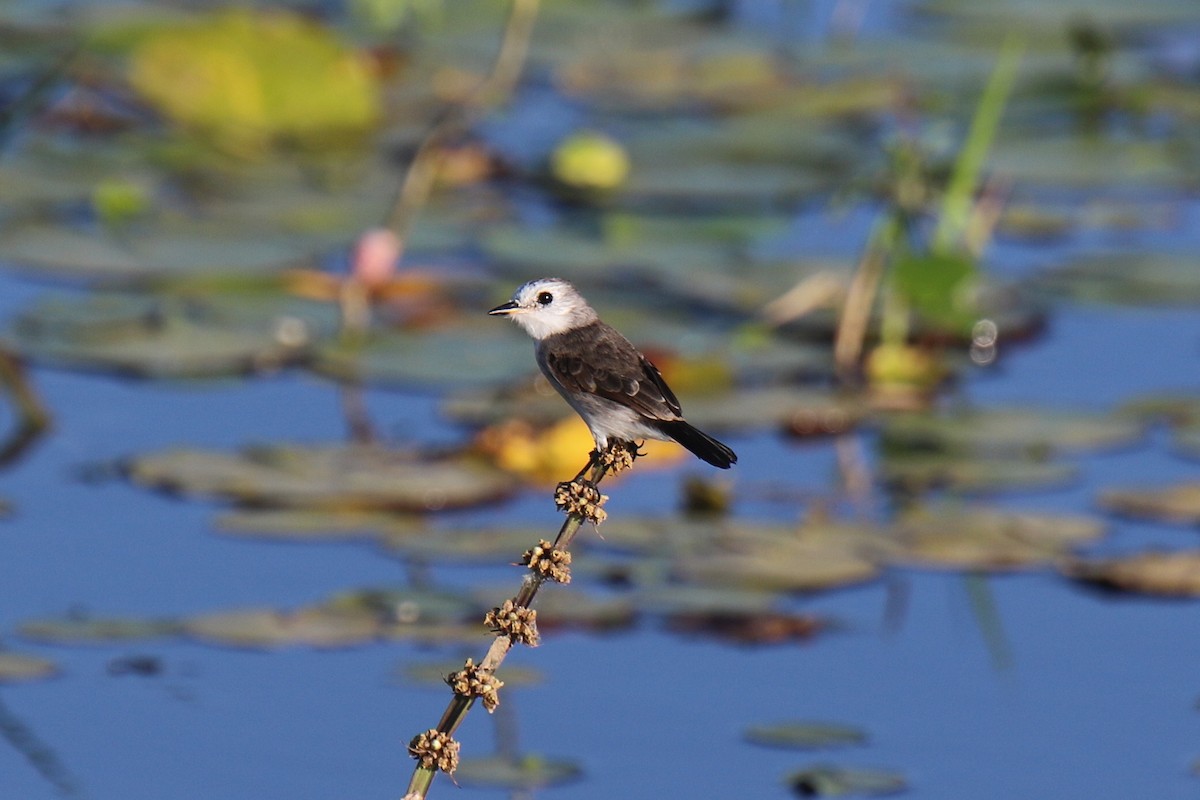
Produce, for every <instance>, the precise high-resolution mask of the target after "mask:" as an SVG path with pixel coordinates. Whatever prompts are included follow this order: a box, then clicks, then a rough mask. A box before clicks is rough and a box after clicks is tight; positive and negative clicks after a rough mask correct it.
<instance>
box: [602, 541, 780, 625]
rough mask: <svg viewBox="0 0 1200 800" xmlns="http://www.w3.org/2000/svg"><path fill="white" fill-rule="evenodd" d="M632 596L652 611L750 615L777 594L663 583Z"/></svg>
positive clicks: (766, 608) (769, 604) (765, 608)
mask: <svg viewBox="0 0 1200 800" xmlns="http://www.w3.org/2000/svg"><path fill="white" fill-rule="evenodd" d="M607 529H608V526H605V530H606V531H607ZM635 599H636V602H637V605H638V607H639V608H644V609H646V610H647V611H649V612H651V613H656V614H695V613H713V612H717V613H726V614H745V615H751V614H760V613H766V612H768V611H770V610H771V609H772V608H773V607H774V605H775V603H776V600H777V599H778V594H777V593H775V592H765V591H758V590H755V589H740V588H737V587H722V586H695V585H688V584H679V583H667V584H660V585H652V586H647V587H645V588H642V589H639V590H638V592H637V594H636V595H635Z"/></svg>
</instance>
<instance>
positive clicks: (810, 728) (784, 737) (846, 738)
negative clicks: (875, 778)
mask: <svg viewBox="0 0 1200 800" xmlns="http://www.w3.org/2000/svg"><path fill="white" fill-rule="evenodd" d="M742 736H743V737H744V738H745V739H746V741H748V742H750V743H751V744H761V745H765V746H767V747H785V748H788V749H791V750H816V749H820V748H826V747H848V746H852V745H861V744H866V742H867V734H866V732H865V731H864V730H863V729H862V728H856V727H853V726H850V725H839V724H837V723H834V722H778V723H775V724H772V725H752V726H751V727H749V728H747V729H746V731H745V732H744V733H743V734H742Z"/></svg>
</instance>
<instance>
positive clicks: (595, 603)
mask: <svg viewBox="0 0 1200 800" xmlns="http://www.w3.org/2000/svg"><path fill="white" fill-rule="evenodd" d="M500 596H502V593H497V592H492V593H490V594H488V595H487V597H489V598H492V599H494V598H496V597H500ZM480 597H481V599H482V598H483V595H482V593H481V594H480ZM535 607H536V608H537V614H538V616H537V623H538V630H540V631H541V632H543V633H547V632H550V631H553V630H564V629H570V630H586V631H618V630H625V629H628V628H630V627H632V626H633V624H634V622H635V620H636V618H637V611H636V609H635V607H634V604H633V603H632V602H631V601H630V600H629V599H627V598H624V597H618V598H599V597H595V596H590V595H588V594H585V593H583V592H581V591H578V590H577V589H576V588H575V587H571V588H569V589H558V587H555V586H546V587H544V588H543V589H542V590H541V591H540V592H539V593H538V596H537V603H536V604H535Z"/></svg>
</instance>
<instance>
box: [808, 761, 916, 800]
mask: <svg viewBox="0 0 1200 800" xmlns="http://www.w3.org/2000/svg"><path fill="white" fill-rule="evenodd" d="M786 782H787V785H788V786H790V787H791V789H792V791H793V792H795V793H796V794H798V795H800V796H801V797H845V796H847V795H859V796H865V797H879V796H882V795H889V794H898V793H899V792H903V791H906V790H907V789H908V781H907V780H906V779H905V777H904V775H903V774H902V773H899V772H894V771H892V770H882V769H866V768H863V767H839V766H836V765H833V764H818V765H815V766H812V767H808V768H806V769H803V770H799V771H797V772H793V773H792V774H791V775H788V777H787V779H786Z"/></svg>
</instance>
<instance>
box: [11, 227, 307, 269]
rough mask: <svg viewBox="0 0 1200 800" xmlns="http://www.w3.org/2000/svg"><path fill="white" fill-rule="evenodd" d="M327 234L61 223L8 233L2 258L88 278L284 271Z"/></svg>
mask: <svg viewBox="0 0 1200 800" xmlns="http://www.w3.org/2000/svg"><path fill="white" fill-rule="evenodd" d="M323 245H327V242H325V240H324V239H315V238H313V237H303V236H298V235H297V234H296V233H295V232H289V231H277V232H269V231H267V232H264V231H263V230H254V231H240V232H239V231H231V230H229V229H228V227H227V226H226V227H222V226H219V225H212V224H210V225H207V226H204V225H199V224H197V225H193V226H191V228H190V229H186V230H178V231H171V230H170V229H169V228H167V227H165V226H162V225H156V226H155V228H154V229H153V230H150V231H147V232H145V233H142V234H136V233H135V234H128V233H127V235H126V236H123V237H121V238H117V237H116V236H114V235H112V234H111V233H108V232H103V231H102V232H97V233H86V232H83V231H79V230H74V229H71V228H65V227H63V226H61V225H57V226H51V225H45V224H30V225H25V226H19V227H16V228H15V229H11V230H9V231H8V232H6V234H5V236H4V237H3V239H2V240H0V258H2V259H3V260H4V261H5V262H6V263H10V264H15V265H17V266H19V267H21V268H22V269H24V270H27V271H29V272H34V273H38V274H45V275H55V276H65V277H78V278H88V279H93V280H95V279H102V278H103V279H120V278H123V279H131V278H138V277H145V276H148V275H162V274H194V273H199V272H203V271H205V270H210V269H212V268H213V267H214V266H217V267H221V268H223V269H226V270H230V271H232V270H239V271H253V272H258V273H274V272H279V271H280V270H282V269H284V268H285V267H287V266H289V265H294V264H296V263H306V262H307V261H309V260H310V258H311V257H312V254H313V253H314V252H315V251H317V250H318V249H319V248H320V247H321V246H323Z"/></svg>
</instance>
